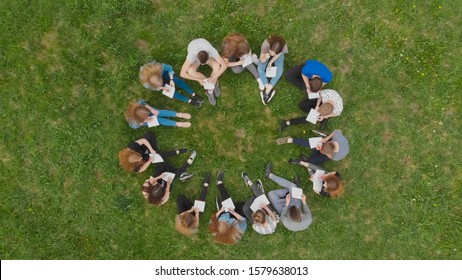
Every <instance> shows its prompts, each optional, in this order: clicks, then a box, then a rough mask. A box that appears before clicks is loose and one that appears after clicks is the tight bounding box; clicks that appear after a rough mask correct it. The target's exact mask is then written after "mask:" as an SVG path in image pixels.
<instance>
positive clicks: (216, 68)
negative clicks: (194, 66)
mask: <svg viewBox="0 0 462 280" xmlns="http://www.w3.org/2000/svg"><path fill="white" fill-rule="evenodd" d="M208 64H209V65H210V67H212V73H211V74H210V76H214V75H215V74H216V73H218V72H219V71H220V67H221V66H220V64H219V63H218V62H217V61H216V60H215V59H210V60H209V63H208ZM241 67H242V66H241ZM242 70H244V69H242ZM242 70H241V71H242ZM217 83H218V80H217Z"/></svg>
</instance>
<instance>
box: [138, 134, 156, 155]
mask: <svg viewBox="0 0 462 280" xmlns="http://www.w3.org/2000/svg"><path fill="white" fill-rule="evenodd" d="M141 138H144V139H146V140H148V142H149V144H151V147H152V148H153V149H154V150H155V151H157V150H158V148H157V140H156V136H155V135H154V133H153V132H152V131H146V133H144V134H143V136H141Z"/></svg>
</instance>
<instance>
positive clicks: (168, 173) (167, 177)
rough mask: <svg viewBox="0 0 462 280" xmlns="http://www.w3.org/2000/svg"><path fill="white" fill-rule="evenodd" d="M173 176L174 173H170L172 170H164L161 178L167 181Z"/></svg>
mask: <svg viewBox="0 0 462 280" xmlns="http://www.w3.org/2000/svg"><path fill="white" fill-rule="evenodd" d="M174 178H175V173H172V172H165V174H164V176H162V180H164V181H165V182H167V181H168V180H169V179H172V181H173V179H174Z"/></svg>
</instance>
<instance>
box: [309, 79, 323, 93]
mask: <svg viewBox="0 0 462 280" xmlns="http://www.w3.org/2000/svg"><path fill="white" fill-rule="evenodd" d="M309 82H310V89H311V92H318V91H320V90H321V88H322V80H321V78H320V77H318V76H314V77H313V78H312V79H310V81H309Z"/></svg>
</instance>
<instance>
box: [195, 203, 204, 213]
mask: <svg viewBox="0 0 462 280" xmlns="http://www.w3.org/2000/svg"><path fill="white" fill-rule="evenodd" d="M194 207H196V208H197V209H199V212H204V209H205V201H202V200H194Z"/></svg>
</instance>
